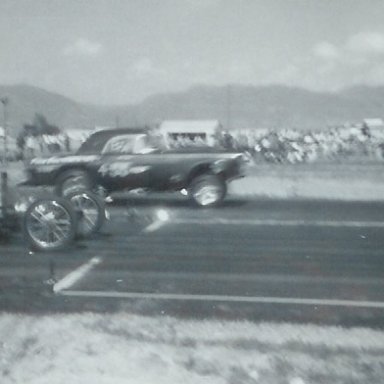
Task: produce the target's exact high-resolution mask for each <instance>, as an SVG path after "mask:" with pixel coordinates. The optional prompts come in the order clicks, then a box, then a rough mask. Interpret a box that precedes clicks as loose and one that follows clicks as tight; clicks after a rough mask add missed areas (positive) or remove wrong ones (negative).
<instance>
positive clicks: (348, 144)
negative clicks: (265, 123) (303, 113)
mask: <svg viewBox="0 0 384 384" xmlns="http://www.w3.org/2000/svg"><path fill="white" fill-rule="evenodd" d="M224 142H225V145H226V146H227V147H230V148H233V149H238V150H242V151H248V152H249V153H250V154H251V155H252V156H253V157H254V158H255V160H257V161H264V162H273V163H291V164H294V163H303V162H315V161H322V160H342V159H371V160H384V130H378V129H376V130H370V129H367V128H366V127H363V126H361V127H358V126H350V127H337V128H329V129H326V130H322V131H318V132H308V131H300V130H295V129H283V130H276V131H274V130H239V131H236V130H235V131H231V132H230V133H228V132H227V133H226V137H225V140H224Z"/></svg>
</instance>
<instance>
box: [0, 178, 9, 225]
mask: <svg viewBox="0 0 384 384" xmlns="http://www.w3.org/2000/svg"><path fill="white" fill-rule="evenodd" d="M7 188H8V174H7V172H5V171H2V172H1V176H0V209H1V213H2V217H3V218H4V217H5V215H6V210H7V207H8V202H7Z"/></svg>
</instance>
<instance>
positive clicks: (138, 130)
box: [92, 127, 149, 136]
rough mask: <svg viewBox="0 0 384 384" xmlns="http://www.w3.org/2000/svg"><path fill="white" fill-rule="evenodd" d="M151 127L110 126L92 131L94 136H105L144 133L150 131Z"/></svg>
mask: <svg viewBox="0 0 384 384" xmlns="http://www.w3.org/2000/svg"><path fill="white" fill-rule="evenodd" d="M148 131H149V128H145V127H144V128H108V129H100V130H98V131H95V132H94V133H92V136H94V135H105V136H115V135H121V134H124V135H129V134H132V135H137V134H143V133H148Z"/></svg>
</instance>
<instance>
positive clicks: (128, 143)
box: [102, 135, 135, 154]
mask: <svg viewBox="0 0 384 384" xmlns="http://www.w3.org/2000/svg"><path fill="white" fill-rule="evenodd" d="M134 145H135V137H132V135H120V136H115V137H112V138H111V139H109V140H108V141H107V143H106V144H105V146H104V148H103V150H102V153H103V154H132V153H133V151H134Z"/></svg>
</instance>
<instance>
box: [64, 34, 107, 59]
mask: <svg viewBox="0 0 384 384" xmlns="http://www.w3.org/2000/svg"><path fill="white" fill-rule="evenodd" d="M102 50H103V46H102V45H101V44H100V43H97V42H93V41H90V40H88V39H84V38H79V39H77V40H76V41H75V42H73V43H72V44H70V45H68V46H67V47H65V48H64V49H63V54H64V55H65V56H97V55H99V54H100V53H101V52H102Z"/></svg>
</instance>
